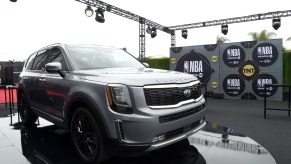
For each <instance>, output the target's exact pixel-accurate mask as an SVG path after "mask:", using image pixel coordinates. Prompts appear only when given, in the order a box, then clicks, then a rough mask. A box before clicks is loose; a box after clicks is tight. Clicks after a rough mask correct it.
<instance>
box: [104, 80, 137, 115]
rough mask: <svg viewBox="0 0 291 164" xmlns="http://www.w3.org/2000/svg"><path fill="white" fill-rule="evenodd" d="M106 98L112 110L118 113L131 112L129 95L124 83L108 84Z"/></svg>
mask: <svg viewBox="0 0 291 164" xmlns="http://www.w3.org/2000/svg"><path fill="white" fill-rule="evenodd" d="M107 98H108V102H109V106H110V107H111V109H112V110H114V111H116V112H119V113H127V114H130V113H132V106H131V100H130V95H129V92H128V88H127V86H126V85H122V84H108V85H107Z"/></svg>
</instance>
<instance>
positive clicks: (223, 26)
mask: <svg viewBox="0 0 291 164" xmlns="http://www.w3.org/2000/svg"><path fill="white" fill-rule="evenodd" d="M221 32H222V33H223V34H224V35H226V34H227V32H228V25H227V24H222V25H221Z"/></svg>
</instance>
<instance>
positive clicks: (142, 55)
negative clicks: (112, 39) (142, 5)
mask: <svg viewBox="0 0 291 164" xmlns="http://www.w3.org/2000/svg"><path fill="white" fill-rule="evenodd" d="M145 49H146V48H145V19H144V18H140V19H139V57H138V58H139V61H141V62H145Z"/></svg>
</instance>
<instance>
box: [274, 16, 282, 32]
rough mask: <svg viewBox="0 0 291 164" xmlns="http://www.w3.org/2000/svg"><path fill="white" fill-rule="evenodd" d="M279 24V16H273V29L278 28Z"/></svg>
mask: <svg viewBox="0 0 291 164" xmlns="http://www.w3.org/2000/svg"><path fill="white" fill-rule="evenodd" d="M280 26H281V18H274V19H273V28H274V29H275V30H278V28H279V27H280Z"/></svg>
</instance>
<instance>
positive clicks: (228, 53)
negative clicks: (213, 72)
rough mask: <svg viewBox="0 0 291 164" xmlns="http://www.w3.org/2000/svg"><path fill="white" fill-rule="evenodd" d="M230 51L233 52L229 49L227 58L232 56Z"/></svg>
mask: <svg viewBox="0 0 291 164" xmlns="http://www.w3.org/2000/svg"><path fill="white" fill-rule="evenodd" d="M230 53H231V51H230V49H227V59H229V58H230V57H231V55H230Z"/></svg>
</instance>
